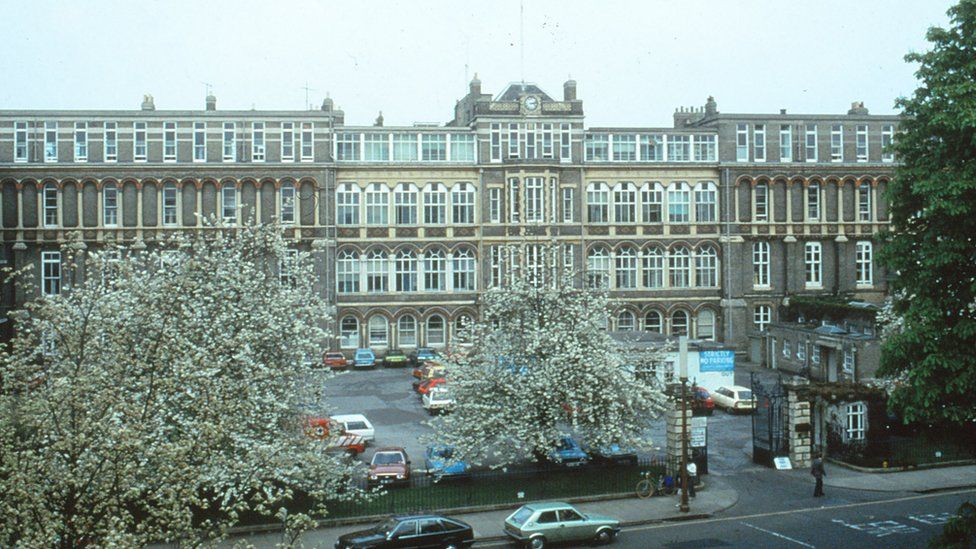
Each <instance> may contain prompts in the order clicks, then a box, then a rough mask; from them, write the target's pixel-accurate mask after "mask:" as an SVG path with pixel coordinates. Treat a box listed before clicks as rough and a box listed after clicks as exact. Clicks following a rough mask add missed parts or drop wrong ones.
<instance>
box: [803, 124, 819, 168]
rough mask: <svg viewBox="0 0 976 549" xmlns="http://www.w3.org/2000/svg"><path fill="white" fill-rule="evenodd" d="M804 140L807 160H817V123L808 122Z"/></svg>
mask: <svg viewBox="0 0 976 549" xmlns="http://www.w3.org/2000/svg"><path fill="white" fill-rule="evenodd" d="M805 139H806V140H805V141H804V144H805V146H804V152H805V153H806V161H807V162H816V161H817V125H816V124H807V125H806V135H805Z"/></svg>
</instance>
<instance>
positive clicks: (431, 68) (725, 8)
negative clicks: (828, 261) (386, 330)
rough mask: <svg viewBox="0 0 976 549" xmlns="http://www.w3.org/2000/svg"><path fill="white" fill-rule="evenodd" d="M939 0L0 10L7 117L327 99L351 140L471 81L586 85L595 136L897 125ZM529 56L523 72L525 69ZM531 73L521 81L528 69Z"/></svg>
mask: <svg viewBox="0 0 976 549" xmlns="http://www.w3.org/2000/svg"><path fill="white" fill-rule="evenodd" d="M952 4H953V2H951V1H949V0H845V1H840V0H816V1H814V0H807V1H805V2H801V1H799V0H782V1H771V0H766V1H759V0H754V1H743V0H735V1H733V0H709V1H704V0H668V1H658V0H641V1H633V2H622V1H620V2H614V1H603V0H601V1H586V2H584V1H578V2H577V1H568V0H560V1H552V2H542V1H535V0H525V1H524V18H523V19H522V20H523V21H524V46H523V47H520V42H521V41H520V38H519V37H520V24H519V22H520V17H519V12H520V4H519V0H493V1H490V2H478V3H473V2H463V1H457V0H448V1H439V2H434V1H431V2H419V1H415V2H414V1H399V2H393V1H383V2H380V1H375V2H374V1H365V0H354V1H350V0H345V1H341V2H331V1H330V2H326V1H307V2H297V1H296V2H291V1H286V0H279V1H244V0H235V1H227V2H222V1H221V2H218V1H209V0H208V1H200V0H195V1H185V2H176V1H173V2H163V1H156V2H153V1H148V0H125V1H117V2H111V1H98V0H90V1H75V2H69V1H67V0H64V1H60V2H54V1H40V0H32V1H30V2H23V1H22V0H0V15H2V19H3V21H4V23H3V25H2V28H3V35H2V38H0V52H2V54H0V82H2V83H0V109H88V108H92V109H137V108H139V104H140V103H141V101H142V95H143V94H144V93H151V94H153V96H154V97H155V102H156V108H157V109H201V108H203V105H204V96H205V95H206V88H205V85H204V82H209V83H210V84H212V86H213V92H214V95H216V96H217V108H218V109H221V108H225V109H249V108H251V107H252V106H253V107H254V108H257V109H302V108H304V105H305V91H304V90H303V89H302V88H303V87H304V86H305V83H306V81H307V82H308V87H310V88H312V91H310V92H309V102H310V103H313V104H314V105H315V106H316V107H317V106H318V105H320V104H321V102H322V98H324V97H325V95H326V92H329V93H330V94H331V97H332V98H333V99H334V100H335V102H336V105H337V106H338V107H341V108H342V109H343V110H344V111H345V113H346V123H347V124H357V125H358V124H364V125H366V124H371V123H372V121H373V119H374V118H375V117H376V113H377V111H379V110H382V111H383V114H384V117H385V120H386V124H387V125H401V124H412V123H413V122H445V121H447V120H449V119H451V118H452V117H453V107H454V103H455V101H456V100H457V99H459V98H461V97H462V96H463V95H464V94H465V93H466V91H467V83H466V82H467V80H468V79H470V78H471V77H473V76H474V73H475V72H477V73H478V75H479V77H480V79H481V80H482V83H483V84H482V89H483V91H484V92H486V93H491V94H497V93H499V92H500V91H502V89H503V88H504V87H505V86H506V85H507V84H508V83H509V82H516V81H519V80H522V79H523V78H524V80H525V81H526V82H534V83H536V84H538V85H539V86H540V87H542V89H544V90H546V91H547V92H548V93H549V94H550V95H552V96H553V97H555V98H557V99H559V98H561V97H562V84H563V82H564V81H565V80H566V79H567V77H568V76H570V75H572V78H573V79H575V80H576V81H577V82H578V85H579V98H580V99H582V100H583V102H584V103H583V105H584V112H585V113H586V123H587V126H639V125H665V126H666V125H670V123H671V113H672V112H673V111H674V109H675V107H677V106H688V105H696V106H698V105H702V104H703V103H704V101H705V98H706V97H707V96H708V95H714V96H715V99H716V100H717V101H718V108H719V110H720V111H723V112H778V110H779V109H780V108H787V109H789V111H791V112H797V113H801V112H802V113H844V112H846V111H847V108H849V106H850V103H851V101H855V100H860V101H864V102H865V104H866V106H867V107H868V108H869V109H870V110H871V112H872V113H877V114H887V113H892V112H895V111H894V106H893V103H894V100H895V98H896V97H898V96H900V95H905V94H909V93H911V92H912V90H913V89H914V88H915V86H916V83H915V77H914V67H912V66H910V65H908V64H906V63H905V62H904V61H903V59H902V57H903V56H904V54H905V53H906V52H908V51H912V50H915V51H921V50H925V49H927V43H926V41H925V31H926V29H927V28H928V27H929V26H931V25H940V26H944V25H946V24H947V23H948V18H947V17H946V15H945V12H946V10H947V9H948V7H949V6H950V5H952ZM523 54H524V64H523V62H522V61H521V58H522V56H523ZM523 66H524V72H523V68H522V67H523Z"/></svg>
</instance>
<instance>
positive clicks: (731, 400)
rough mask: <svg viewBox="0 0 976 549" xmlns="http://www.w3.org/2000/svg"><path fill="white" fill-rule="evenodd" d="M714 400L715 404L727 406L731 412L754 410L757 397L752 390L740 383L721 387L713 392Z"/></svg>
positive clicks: (727, 409) (722, 406)
mask: <svg viewBox="0 0 976 549" xmlns="http://www.w3.org/2000/svg"><path fill="white" fill-rule="evenodd" d="M712 400H714V401H715V406H718V407H719V408H725V409H726V411H728V412H729V413H734V412H752V411H753V410H755V409H756V399H755V398H753V396H752V390H751V389H749V388H748V387H742V386H740V385H733V386H731V387H719V388H718V389H716V390H715V391H713V392H712Z"/></svg>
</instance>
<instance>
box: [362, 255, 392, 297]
mask: <svg viewBox="0 0 976 549" xmlns="http://www.w3.org/2000/svg"><path fill="white" fill-rule="evenodd" d="M389 286H390V269H389V260H388V259H387V256H386V252H384V251H382V250H372V251H370V252H369V253H368V254H366V291H367V292H369V293H371V294H379V293H386V292H387V291H389Z"/></svg>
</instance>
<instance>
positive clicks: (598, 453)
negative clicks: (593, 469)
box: [587, 444, 637, 465]
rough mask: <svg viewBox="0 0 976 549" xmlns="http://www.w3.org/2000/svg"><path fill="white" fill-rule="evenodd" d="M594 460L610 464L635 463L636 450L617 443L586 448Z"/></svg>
mask: <svg viewBox="0 0 976 549" xmlns="http://www.w3.org/2000/svg"><path fill="white" fill-rule="evenodd" d="M587 450H589V452H590V455H591V456H593V459H594V460H597V461H602V462H604V463H608V464H612V465H637V452H635V451H634V450H632V449H630V448H621V447H620V445H618V444H611V445H610V446H603V447H600V448H588V449H587Z"/></svg>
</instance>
